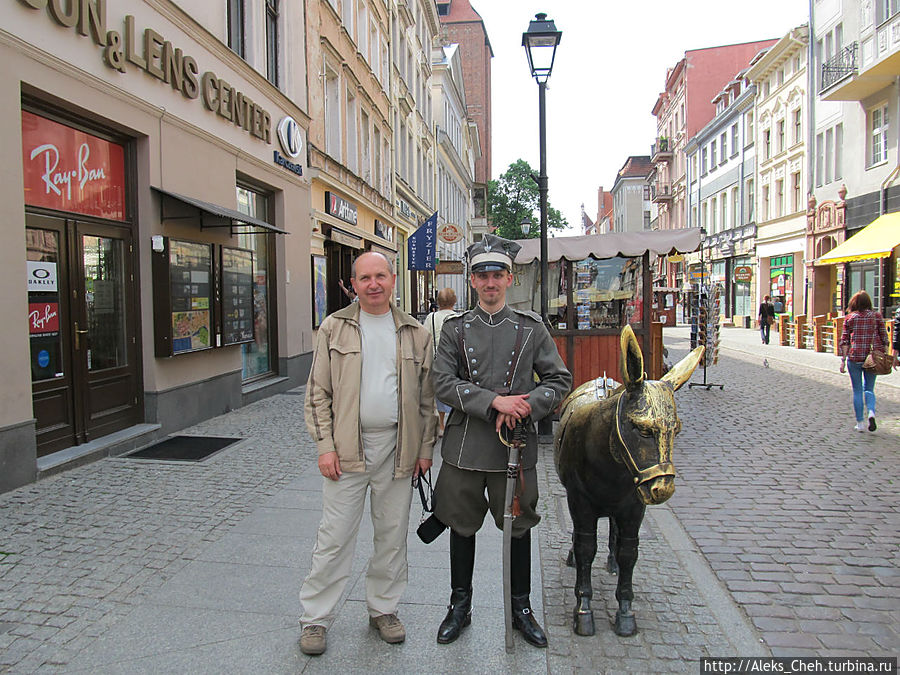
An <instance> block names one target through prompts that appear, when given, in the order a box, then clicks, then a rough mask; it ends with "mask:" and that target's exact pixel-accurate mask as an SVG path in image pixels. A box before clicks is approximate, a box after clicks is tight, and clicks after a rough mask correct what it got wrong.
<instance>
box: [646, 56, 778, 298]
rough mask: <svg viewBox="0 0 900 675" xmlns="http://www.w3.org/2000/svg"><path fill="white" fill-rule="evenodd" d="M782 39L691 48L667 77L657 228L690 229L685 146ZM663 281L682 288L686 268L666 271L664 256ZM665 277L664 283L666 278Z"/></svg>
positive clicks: (654, 194)
mask: <svg viewBox="0 0 900 675" xmlns="http://www.w3.org/2000/svg"><path fill="white" fill-rule="evenodd" d="M775 42H776V40H760V41H757V42H744V43H742V44H736V45H724V46H721V47H707V48H705V49H690V50H688V51H686V52H685V53H684V58H682V59H681V60H680V61H679V62H678V63H676V64H675V66H674V67H673V68H670V69H669V70H668V72H667V73H666V84H665V89H664V90H663V91H662V93H660V94H659V96H658V97H657V99H656V103H655V104H654V106H653V110H652V112H653V115H654V117H656V136H657V137H656V142H655V143H654V144H653V146H652V149H651V153H650V155H651V161H652V162H653V171H652V173H651V174H650V176H649V177H648V181H649V183H650V196H651V199H652V201H653V202H654V203H655V204H656V205H657V213H658V216H657V221H656V222H657V225H656V229H660V230H672V229H677V228H682V227H686V225H687V214H686V202H687V200H686V185H685V167H686V164H687V162H686V157H685V152H684V146H685V144H686V143H687V140H688V139H689V138H691V137H693V136H694V135H695V134H696V133H697V132H698V131H700V129H702V128H703V127H704V126H705V125H706V124H707V122H709V121H710V120H711V119H712V118H713V117H714V116H715V113H716V108H715V105H714V104H713V102H712V101H713V99H714V98H715V97H716V96H717V95H718V94H719V92H721V91H722V89H723V88H724V87H725V85H726V84H728V82H729V80H731V78H732V77H733V76H734V74H735V73H737V72H740V71H741V70H743V69H744V68H746V67H747V66H748V65H749V63H750V61H751V60H752V59H753V57H754V56H756V55H757V54H758V53H759V52H760V51H761V50H763V49H766V48H768V47H770V46H772V45H773V44H775ZM659 264H660V267H659V269H658V271H657V279H658V280H659V281H660V282H661V283H658V284H657V285H661V286H680V285H681V282H682V279H680V278H678V279H676V276H680V274H681V269H680V265H679V267H674V266H672V268H671V269H667V268H666V262H665V259H664V258H660V263H659ZM661 278H662V279H661Z"/></svg>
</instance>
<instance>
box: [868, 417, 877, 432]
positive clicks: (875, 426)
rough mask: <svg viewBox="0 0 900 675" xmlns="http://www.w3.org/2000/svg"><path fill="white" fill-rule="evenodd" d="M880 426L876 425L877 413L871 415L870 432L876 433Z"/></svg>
mask: <svg viewBox="0 0 900 675" xmlns="http://www.w3.org/2000/svg"><path fill="white" fill-rule="evenodd" d="M877 428H878V426H877V425H876V424H875V413H869V431H875V429H877Z"/></svg>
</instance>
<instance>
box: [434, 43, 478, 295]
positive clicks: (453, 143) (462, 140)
mask: <svg viewBox="0 0 900 675" xmlns="http://www.w3.org/2000/svg"><path fill="white" fill-rule="evenodd" d="M431 65H432V73H433V78H432V85H431V88H432V103H433V105H434V123H435V141H436V142H437V152H436V162H437V176H436V182H435V191H436V198H437V204H438V226H437V227H438V229H437V255H438V263H437V269H436V270H435V273H436V274H435V288H436V289H437V290H440V289H442V288H452V289H453V290H454V292H455V293H456V301H457V304H456V307H457V309H460V310H462V309H465V308H467V307H468V306H469V302H468V300H469V279H468V276H467V275H466V264H465V253H466V248H467V247H468V245H469V244H471V243H472V241H473V238H472V214H473V209H472V185H473V183H474V180H475V162H476V161H477V158H478V156H479V148H480V145H479V143H478V127H477V125H475V123H474V122H472V121H471V120H469V119H468V118H467V117H466V98H465V87H464V84H463V76H462V71H463V66H462V60H461V58H460V54H459V45H455V44H454V45H448V46H445V47H439V48H437V49H435V50H434V51H433V53H432V64H431Z"/></svg>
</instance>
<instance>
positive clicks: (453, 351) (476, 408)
mask: <svg viewBox="0 0 900 675" xmlns="http://www.w3.org/2000/svg"><path fill="white" fill-rule="evenodd" d="M520 321H521V322H523V323H524V330H523V333H522V346H521V349H520V351H519V357H518V359H516V361H515V363H514V362H513V360H512V359H513V350H514V347H515V343H516V332H517V330H518V325H519V322H520ZM460 334H462V350H463V351H462V354H460ZM510 370H512V373H513V379H512V386H511V390H512V393H513V394H524V393H529V394H530V395H529V398H528V402H529V403H530V404H531V411H532V412H531V419H532V421H533V422H537V421H538V420H541V419H543V418H544V417H546V416H547V415H549V414H550V413H552V412H553V411H554V410H555V409H556V407H557V406H558V405H559V404H560V403H561V402H562V400H563V399H564V398H565V397H566V395H567V394H568V393H569V389H570V388H571V386H572V375H571V373H569V371H568V370H566V366H565V364H563V361H562V358H561V357H560V355H559V352H558V351H557V349H556V344H555V343H554V342H553V338H551V337H550V333H549V332H548V331H547V329H546V327H545V326H544V324H543V323H542V322H541V319H540V317H539V316H538V315H536V314H534V313H532V312H522V311H519V310H514V309H512V308H510V307H509V306H504V307H503V309H501V310H499V311H497V312H495V313H494V314H488V313H487V312H486V311H484V310H483V309H482V308H481V307H480V306H476V307H475V309H471V310H469V311H468V312H464V313H463V314H460V315H457V316H454V317H450V318H448V319H447V320H446V321H445V322H444V327H443V329H442V330H441V339H440V342H439V343H438V351H437V356H436V357H435V360H434V366H433V369H432V372H433V374H434V389H435V395H436V396H437V398H438V400H440V401H443V402H444V403H446V404H447V405H449V406H450V407H452V408H453V410H452V411H451V413H450V417H449V418H448V420H447V423H446V427H445V429H444V442H443V443H442V446H441V456H442V458H443V460H444V461H445V462H448V463H450V464H452V465H453V466H456V467H459V468H460V469H472V470H476V471H505V470H506V462H507V456H508V450H507V448H506V446H504V445H503V444H502V443H501V442H500V439H499V438H497V431H496V428H495V420H496V418H497V412H496V411H495V410H494V409H493V408H491V401H493V400H494V397H495V396H497V394H496V392H497V391H498V390H500V389H501V388H502V387H504V385H505V384H506V381H507V378H508V373H509V372H510ZM535 375H537V381H536V380H535ZM536 463H537V434H536V432H535V429H534V426H532V428H531V429H530V430H529V434H528V444H527V446H526V449H525V452H524V453H523V455H522V467H523V468H525V469H529V468H531V467H533V466H534V465H535V464H536Z"/></svg>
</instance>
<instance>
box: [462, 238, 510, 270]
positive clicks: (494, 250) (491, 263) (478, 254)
mask: <svg viewBox="0 0 900 675" xmlns="http://www.w3.org/2000/svg"><path fill="white" fill-rule="evenodd" d="M521 248H522V247H521V246H519V244H517V243H516V242H514V241H510V240H509V239H504V238H503V237H498V236H497V235H495V234H486V235H484V237H483V238H482V239H481V241H476V242H475V243H474V244H472V245H471V246H469V248H468V249H466V251H467V253H468V256H469V269H470V270H471V271H472V272H495V271H498V270H508V271H510V272H512V264H513V260H515V259H516V255H517V254H518V253H519V249H521Z"/></svg>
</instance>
